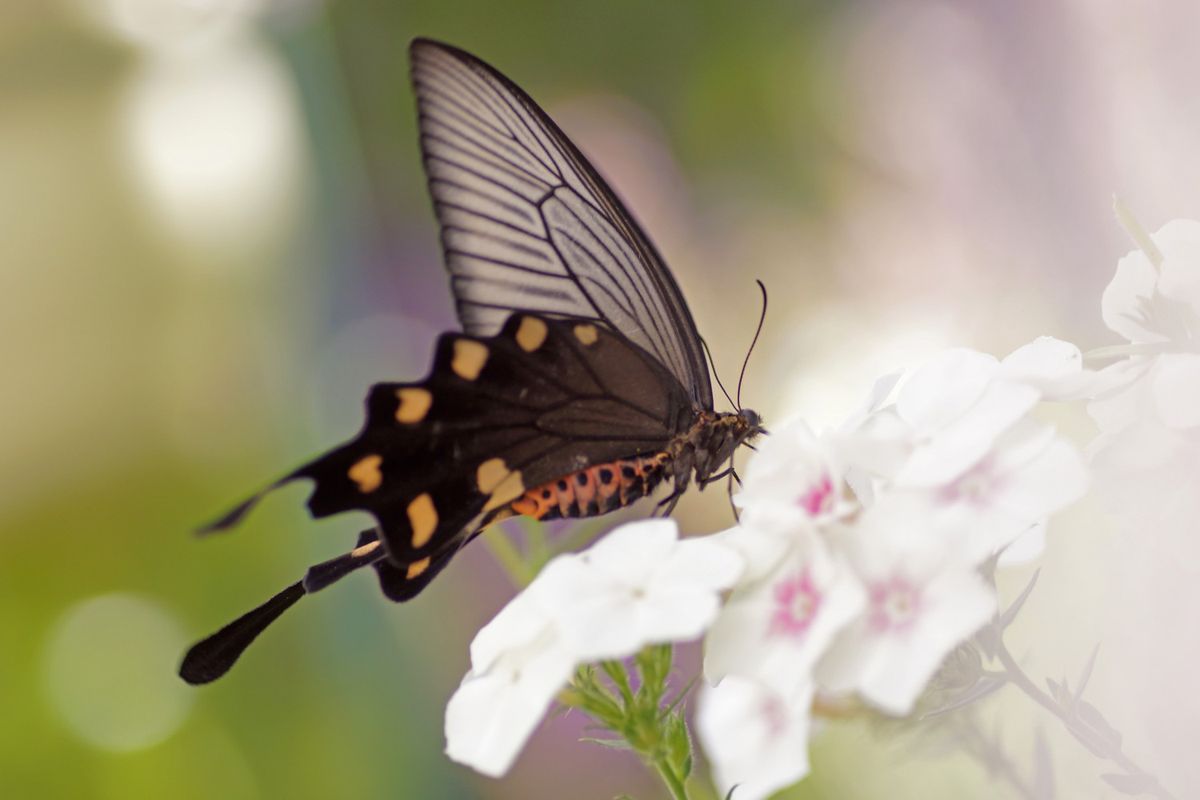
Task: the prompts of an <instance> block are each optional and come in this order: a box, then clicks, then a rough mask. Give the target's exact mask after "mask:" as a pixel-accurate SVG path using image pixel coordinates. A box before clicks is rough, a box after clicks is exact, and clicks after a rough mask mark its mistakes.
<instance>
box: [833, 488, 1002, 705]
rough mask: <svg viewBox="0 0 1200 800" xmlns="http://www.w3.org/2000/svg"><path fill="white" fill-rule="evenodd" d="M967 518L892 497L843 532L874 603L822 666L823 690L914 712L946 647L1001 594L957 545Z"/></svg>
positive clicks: (842, 545)
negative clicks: (986, 580)
mask: <svg viewBox="0 0 1200 800" xmlns="http://www.w3.org/2000/svg"><path fill="white" fill-rule="evenodd" d="M961 519H962V515H961V514H960V513H958V512H956V511H942V512H937V513H933V514H931V513H930V509H929V507H928V505H927V504H925V503H922V502H919V501H917V500H915V499H914V498H913V497H911V496H906V495H888V496H885V497H882V498H880V500H879V501H878V502H877V503H876V504H875V505H873V506H871V507H870V508H868V509H866V510H864V512H863V513H862V515H861V516H860V517H859V518H858V519H857V520H856V521H855V523H854V525H853V526H847V528H846V530H844V531H843V532H841V534H840V535H838V536H837V537H836V539H835V548H836V549H837V550H839V551H840V552H841V553H842V554H843V555H844V556H845V558H846V559H847V561H848V562H849V563H850V564H851V566H852V567H853V569H854V571H855V573H856V574H857V575H858V579H859V580H860V581H861V582H862V584H863V586H864V587H865V589H866V594H867V603H866V608H865V609H864V612H863V613H862V614H860V615H859V616H858V617H857V619H856V620H855V621H854V622H852V623H851V624H850V625H849V626H848V627H847V628H845V629H844V630H843V631H842V632H841V633H840V634H839V635H838V636H837V638H836V639H835V640H834V642H833V645H832V647H831V648H830V650H829V652H828V653H827V654H826V656H825V657H824V658H823V659H822V660H821V662H820V664H819V665H818V667H817V681H818V685H819V686H820V687H821V688H822V689H827V690H830V691H833V692H839V691H857V692H858V693H859V694H860V695H861V696H862V697H863V698H864V699H865V700H866V701H868V702H869V703H871V704H873V705H875V706H876V707H878V708H879V709H880V710H882V711H885V712H887V713H889V714H897V715H903V714H907V713H908V712H910V711H911V710H912V707H913V704H914V703H915V702H916V699H917V697H918V695H919V694H920V693H921V690H922V689H924V687H925V684H926V683H927V682H928V680H929V678H930V677H931V676H932V675H933V673H934V671H935V670H936V669H937V667H938V665H939V664H941V662H942V660H943V659H944V658H945V656H946V654H947V653H949V652H950V650H952V649H953V648H954V647H955V646H956V645H958V644H959V643H960V642H962V641H963V640H964V639H966V638H967V637H969V636H970V635H972V634H973V633H974V632H975V631H976V630H978V629H979V627H980V626H982V625H983V624H984V623H985V622H986V621H987V620H988V619H989V618H990V617H991V615H992V613H993V612H994V611H995V608H996V597H995V592H994V590H993V589H992V588H991V587H989V586H988V585H987V583H985V582H984V580H983V579H982V578H981V577H980V575H979V574H978V572H977V571H976V563H975V559H974V557H973V556H972V555H971V554H970V552H969V549H968V548H966V547H963V546H956V543H955V542H956V538H959V539H961V537H956V534H957V533H959V532H958V531H957V530H956V528H957V525H959V524H961Z"/></svg>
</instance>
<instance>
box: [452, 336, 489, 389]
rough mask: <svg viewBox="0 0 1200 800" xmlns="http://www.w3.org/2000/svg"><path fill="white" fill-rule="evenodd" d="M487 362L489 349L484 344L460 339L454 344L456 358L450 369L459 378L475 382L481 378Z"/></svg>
mask: <svg viewBox="0 0 1200 800" xmlns="http://www.w3.org/2000/svg"><path fill="white" fill-rule="evenodd" d="M487 360H488V349H487V345H485V344H484V343H483V342H476V341H473V340H471V339H458V340H457V341H455V342H454V358H453V359H451V361H450V369H452V370H454V374H455V375H457V376H458V377H460V378H463V379H464V380H468V381H473V380H475V379H476V378H478V377H479V373H480V372H482V371H483V365H484V364H486V363H487Z"/></svg>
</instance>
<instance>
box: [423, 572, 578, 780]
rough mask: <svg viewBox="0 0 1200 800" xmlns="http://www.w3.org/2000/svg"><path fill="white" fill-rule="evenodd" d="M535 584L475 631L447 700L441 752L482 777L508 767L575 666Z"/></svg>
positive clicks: (536, 583) (538, 586) (495, 773)
mask: <svg viewBox="0 0 1200 800" xmlns="http://www.w3.org/2000/svg"><path fill="white" fill-rule="evenodd" d="M541 589H542V585H541V583H540V582H539V581H538V580H534V582H533V583H532V584H530V586H529V587H528V588H527V589H526V590H525V591H524V592H522V593H521V594H519V595H517V596H516V597H514V598H513V600H512V601H511V602H510V603H509V604H508V605H507V606H505V607H504V608H503V609H502V610H501V611H500V613H499V614H497V615H496V617H495V618H494V619H493V620H492V621H491V622H489V623H488V624H487V625H485V626H484V627H483V628H482V629H481V630H480V631H479V633H478V634H476V636H475V639H474V641H472V642H471V671H470V672H468V673H467V675H466V677H464V678H463V681H462V684H461V685H460V686H459V687H458V689H457V690H456V691H455V692H454V695H453V696H452V697H451V698H450V702H449V704H448V705H447V706H446V755H448V756H449V757H450V758H451V759H453V760H454V761H457V762H459V763H461V764H466V765H468V766H470V767H472V768H473V769H475V770H477V771H478V772H481V773H483V774H484V775H488V776H491V777H499V776H501V775H503V774H504V773H506V772H508V769H509V767H511V766H512V763H513V761H514V760H515V759H516V757H517V754H518V753H520V752H521V748H522V747H524V746H525V742H526V740H527V739H528V738H529V736H530V735H531V734H532V733H533V731H534V729H535V728H536V727H537V724H538V722H539V721H540V720H541V718H542V716H543V715H544V714H545V712H546V708H547V706H548V705H549V704H550V701H551V700H553V699H554V696H555V695H556V694H558V692H559V690H561V689H562V688H563V686H565V685H566V683H567V681H568V680H569V679H570V677H571V674H572V673H573V671H574V669H575V666H576V659H575V656H574V654H573V653H572V652H571V651H570V650H568V649H567V648H566V647H565V646H564V643H563V641H562V637H561V636H560V635H559V632H558V630H557V626H556V624H555V622H554V620H553V618H552V617H551V615H550V614H548V613H547V612H546V609H545V607H544V601H545V599H546V598H545V597H544V596H542V594H541Z"/></svg>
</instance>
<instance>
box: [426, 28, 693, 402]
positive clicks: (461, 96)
mask: <svg viewBox="0 0 1200 800" xmlns="http://www.w3.org/2000/svg"><path fill="white" fill-rule="evenodd" d="M411 54H412V70H413V85H414V87H415V89H416V94H417V107H418V112H419V121H420V128H421V148H422V152H423V154H424V158H425V169H426V173H427V176H428V178H429V190H430V193H431V195H432V196H433V201H434V207H435V210H436V212H437V216H438V220H439V222H440V223H441V225H442V246H443V250H444V252H445V257H446V266H447V268H448V269H449V270H450V272H451V275H452V288H453V290H454V295H455V299H456V300H457V306H458V313H459V318H460V319H461V321H462V323H463V327H464V329H465V330H466V331H467V332H469V333H477V334H482V335H487V334H490V333H492V332H494V331H496V330H498V329H499V327H500V326H501V325H502V324H503V322H504V320H505V319H507V317H508V315H509V314H510V313H511V312H513V311H522V310H525V311H534V312H538V313H542V314H552V315H558V316H564V317H594V318H598V319H600V320H603V321H605V322H607V323H608V324H609V325H610V326H611V327H612V328H614V329H615V330H619V331H621V332H622V333H623V334H624V335H626V336H627V337H628V338H629V339H631V340H632V341H633V342H635V343H636V344H638V345H640V346H641V347H642V348H643V349H645V350H646V351H647V352H649V353H650V354H651V355H653V356H654V357H655V358H656V359H657V360H658V361H659V362H660V363H661V364H662V365H663V366H664V367H665V368H666V369H667V370H669V371H670V372H671V373H672V374H673V375H674V376H675V377H676V379H677V380H678V381H679V382H680V383H681V384H682V385H683V387H684V388H685V389H686V390H687V392H688V394H689V396H690V397H691V399H692V401H693V402H694V403H695V404H696V405H698V406H699V407H701V408H704V409H711V408H712V389H711V387H710V384H709V377H708V366H707V362H706V361H705V358H704V353H703V349H702V347H701V345H700V339H699V336H698V334H697V333H696V327H695V324H694V323H693V321H692V317H691V314H690V312H689V311H688V308H687V305H686V304H685V303H684V301H683V296H682V294H681V293H680V291H679V287H678V286H677V285H676V284H675V281H674V279H673V278H672V277H671V274H670V273H669V272H668V271H667V269H666V267H665V265H664V264H663V261H662V259H661V257H660V256H659V255H658V253H657V252H656V251H655V249H654V247H653V245H652V244H651V243H650V241H649V239H648V238H647V237H646V235H645V234H644V233H643V232H642V230H641V228H640V227H639V226H638V224H637V223H636V222H635V221H634V219H633V217H632V216H631V215H630V214H629V212H628V211H627V210H626V209H625V207H624V206H623V205H622V204H621V202H620V201H619V200H618V199H617V197H616V196H615V194H613V192H612V190H611V189H609V188H608V186H607V185H606V184H605V183H604V181H603V180H602V179H601V178H600V177H599V175H597V173H596V171H595V169H594V168H593V167H592V166H591V164H589V163H588V161H587V159H585V158H584V157H583V155H582V154H581V153H580V152H579V150H578V149H577V148H576V147H575V146H574V145H573V144H572V143H571V142H570V141H569V140H568V139H567V138H566V136H565V135H564V134H563V133H562V131H560V130H559V128H558V126H557V125H555V124H554V122H553V121H552V120H551V119H550V118H549V117H548V116H547V115H546V114H545V112H543V111H542V110H541V109H540V108H539V107H538V106H537V104H535V103H534V102H533V100H531V99H530V98H529V96H528V95H526V94H525V93H524V92H523V91H522V90H521V89H520V88H518V87H517V86H516V85H514V84H513V83H512V82H511V81H509V80H508V79H507V78H505V77H504V76H503V75H501V74H499V73H498V72H496V71H495V70H493V69H492V68H491V67H489V66H488V65H486V64H484V63H483V62H482V61H479V60H478V59H476V58H475V57H474V56H471V55H470V54H468V53H465V52H463V51H461V50H458V49H456V48H453V47H449V46H448V45H443V44H440V43H436V42H431V41H428V40H422V39H418V40H417V41H416V42H414V43H413V46H412V49H411Z"/></svg>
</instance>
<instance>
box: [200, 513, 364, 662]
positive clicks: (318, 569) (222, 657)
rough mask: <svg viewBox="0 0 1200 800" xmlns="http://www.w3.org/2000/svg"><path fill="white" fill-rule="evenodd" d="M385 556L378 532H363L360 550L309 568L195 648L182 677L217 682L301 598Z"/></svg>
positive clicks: (354, 550) (360, 536)
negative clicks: (294, 580)
mask: <svg viewBox="0 0 1200 800" xmlns="http://www.w3.org/2000/svg"><path fill="white" fill-rule="evenodd" d="M385 556H386V552H385V551H384V549H383V547H382V546H381V543H380V541H379V539H378V537H377V536H376V534H375V531H373V530H368V531H363V533H362V534H360V535H359V545H358V547H356V548H354V549H353V550H351V551H350V552H349V553H346V554H344V555H341V556H338V557H337V558H332V559H330V560H329V561H324V562H322V563H320V564H317V565H315V566H312V567H310V568H309V569H308V571H307V572H306V573H305V575H304V578H302V579H301V580H298V581H296V582H295V583H293V584H292V585H291V586H288V587H287V588H286V589H284V590H283V591H281V592H279V593H278V594H276V595H275V596H274V597H272V598H271V599H270V600H267V601H266V602H265V603H263V604H262V605H260V606H258V607H256V608H254V609H252V610H250V611H247V612H246V613H245V614H243V615H242V616H240V617H238V618H237V619H235V620H234V621H233V622H230V623H229V624H228V625H226V626H225V627H223V628H221V629H220V630H219V631H217V632H216V633H214V634H212V635H211V636H209V637H207V638H205V639H202V640H200V641H199V642H197V643H196V644H194V645H192V647H191V648H190V649H189V650H188V651H187V653H186V654H185V655H184V657H183V662H182V663H181V664H180V666H179V676H180V677H181V678H183V679H184V680H185V681H186V682H188V683H190V684H192V685H200V684H205V683H211V682H213V681H215V680H216V679H217V678H220V677H221V676H222V675H224V674H225V673H226V672H228V671H229V670H230V668H231V667H233V665H234V664H235V663H236V662H237V660H238V659H239V658H241V655H242V653H244V652H245V651H246V648H248V647H249V646H250V645H251V644H252V643H253V642H254V640H255V639H257V638H258V636H259V635H260V634H261V633H262V632H263V631H264V630H266V629H267V628H268V627H270V626H271V624H272V623H273V622H275V620H277V619H279V618H280V617H281V616H283V612H285V611H287V610H288V609H289V608H291V607H292V606H294V605H295V604H296V603H297V602H299V601H300V598H302V597H304V596H305V595H306V594H313V593H315V592H319V591H320V590H321V589H324V588H326V587H327V586H330V585H331V584H333V583H336V582H337V581H339V580H341V579H342V578H344V577H346V576H347V575H349V574H350V573H351V572H354V571H356V570H358V569H360V568H362V567H365V566H367V565H369V564H377V563H378V562H381V561H383V560H384V559H385Z"/></svg>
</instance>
